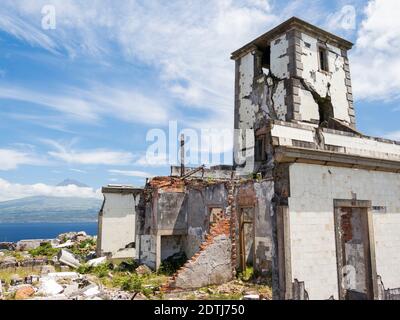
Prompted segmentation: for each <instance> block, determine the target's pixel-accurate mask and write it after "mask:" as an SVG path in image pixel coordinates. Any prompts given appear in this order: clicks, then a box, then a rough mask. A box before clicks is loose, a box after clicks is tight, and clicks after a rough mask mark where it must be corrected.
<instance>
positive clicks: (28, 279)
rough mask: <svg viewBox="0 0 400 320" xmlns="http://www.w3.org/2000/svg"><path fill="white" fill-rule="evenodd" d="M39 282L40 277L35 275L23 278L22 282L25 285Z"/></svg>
mask: <svg viewBox="0 0 400 320" xmlns="http://www.w3.org/2000/svg"><path fill="white" fill-rule="evenodd" d="M39 280H40V277H39V276H37V275H30V276H27V277H25V280H24V282H25V283H26V284H33V283H37V282H39Z"/></svg>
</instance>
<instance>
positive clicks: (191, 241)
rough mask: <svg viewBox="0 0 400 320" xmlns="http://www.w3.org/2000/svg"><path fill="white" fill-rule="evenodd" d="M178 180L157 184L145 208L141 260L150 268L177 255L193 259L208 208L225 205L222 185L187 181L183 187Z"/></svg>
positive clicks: (207, 219) (205, 226)
mask: <svg viewBox="0 0 400 320" xmlns="http://www.w3.org/2000/svg"><path fill="white" fill-rule="evenodd" d="M178 180H179V179H178ZM178 180H177V181H178ZM179 181H180V180H179ZM179 181H178V182H177V183H176V184H172V185H171V184H168V185H164V186H162V185H161V184H160V186H161V187H159V188H156V189H155V190H153V191H152V193H151V197H148V199H147V202H146V204H145V205H144V206H145V208H146V209H145V212H144V218H143V220H144V223H143V228H142V236H141V247H140V259H141V262H142V263H145V264H146V265H148V266H149V267H151V268H157V267H159V265H160V263H161V262H162V261H163V260H164V259H166V258H168V257H169V256H171V255H173V254H174V253H177V252H181V251H183V252H185V254H186V256H188V257H192V256H193V255H194V254H195V253H196V252H198V251H199V248H200V245H201V243H202V242H203V241H204V239H205V235H206V233H207V232H208V231H209V222H210V217H209V209H210V208H211V207H219V208H221V209H222V210H225V208H226V206H227V190H226V187H225V184H224V183H207V182H205V181H198V180H196V181H191V180H187V181H186V182H185V183H186V186H183V184H182V183H181V182H179ZM177 184H181V186H180V187H178V188H177Z"/></svg>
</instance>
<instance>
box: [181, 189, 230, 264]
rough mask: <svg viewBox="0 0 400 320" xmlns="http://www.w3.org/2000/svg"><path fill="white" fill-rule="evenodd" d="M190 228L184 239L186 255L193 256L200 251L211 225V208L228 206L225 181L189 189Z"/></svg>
mask: <svg viewBox="0 0 400 320" xmlns="http://www.w3.org/2000/svg"><path fill="white" fill-rule="evenodd" d="M187 196H188V208H190V210H189V211H188V229H187V236H186V237H185V239H184V249H185V253H186V256H188V257H192V256H193V255H194V254H195V253H196V252H198V251H199V248H200V245H201V243H202V242H203V241H204V238H205V235H206V233H207V232H208V230H209V227H210V209H211V208H221V209H222V210H225V209H226V207H227V206H228V191H227V189H226V186H225V184H224V183H218V184H214V185H209V186H207V187H204V188H201V189H198V188H189V190H188V195H187Z"/></svg>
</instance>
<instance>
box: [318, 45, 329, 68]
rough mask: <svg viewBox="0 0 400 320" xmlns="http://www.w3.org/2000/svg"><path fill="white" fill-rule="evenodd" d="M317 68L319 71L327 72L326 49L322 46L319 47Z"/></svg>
mask: <svg viewBox="0 0 400 320" xmlns="http://www.w3.org/2000/svg"><path fill="white" fill-rule="evenodd" d="M318 51H319V68H320V70H321V71H326V72H329V66H328V51H327V50H326V49H324V48H319V49H318Z"/></svg>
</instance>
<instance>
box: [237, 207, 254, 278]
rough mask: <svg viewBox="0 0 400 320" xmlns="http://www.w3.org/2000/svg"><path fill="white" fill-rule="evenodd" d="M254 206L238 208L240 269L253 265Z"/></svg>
mask: <svg viewBox="0 0 400 320" xmlns="http://www.w3.org/2000/svg"><path fill="white" fill-rule="evenodd" d="M254 237H255V236H254V207H242V208H240V209H239V242H240V246H239V247H240V269H241V270H242V271H244V270H246V267H253V266H254V255H255V248H254Z"/></svg>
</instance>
